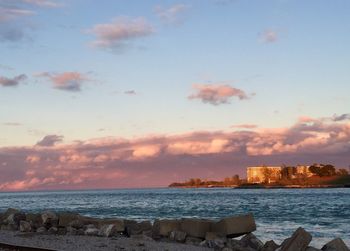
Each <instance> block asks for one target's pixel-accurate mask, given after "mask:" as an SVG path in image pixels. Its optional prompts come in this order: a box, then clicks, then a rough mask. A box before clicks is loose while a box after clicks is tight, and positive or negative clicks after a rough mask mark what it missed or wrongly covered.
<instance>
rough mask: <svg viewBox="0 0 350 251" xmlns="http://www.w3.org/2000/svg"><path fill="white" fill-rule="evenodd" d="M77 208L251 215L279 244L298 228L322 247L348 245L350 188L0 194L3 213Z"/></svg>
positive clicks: (147, 214)
mask: <svg viewBox="0 0 350 251" xmlns="http://www.w3.org/2000/svg"><path fill="white" fill-rule="evenodd" d="M9 207H14V208H20V209H23V210H25V211H31V212H39V211H42V210H44V209H45V210H46V209H48V210H55V211H58V212H59V211H75V212H79V213H80V214H82V215H86V216H94V217H100V218H102V217H121V218H131V219H136V220H154V219H157V218H181V217H198V218H210V219H219V218H221V217H227V216H231V215H239V214H245V213H249V212H250V213H253V214H254V217H255V219H256V222H257V231H256V232H255V234H256V235H257V236H258V237H259V238H261V239H262V240H263V241H267V240H270V239H273V240H275V241H277V242H281V241H282V240H284V239H285V238H287V237H289V236H290V235H291V234H292V233H293V231H295V230H296V229H297V228H298V227H299V226H301V227H303V228H305V229H306V230H307V231H309V232H311V233H312V235H313V241H312V244H313V245H314V246H316V247H321V246H322V245H323V244H324V243H326V242H327V241H329V240H331V239H333V238H335V237H341V238H342V239H343V240H344V241H345V242H346V244H347V245H348V246H350V189H244V190H241V189H229V188H223V189H218V188H209V189H173V188H171V189H167V188H164V189H118V190H95V191H58V192H21V193H0V211H3V210H6V209H7V208H9Z"/></svg>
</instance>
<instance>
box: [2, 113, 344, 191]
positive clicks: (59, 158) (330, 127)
mask: <svg viewBox="0 0 350 251" xmlns="http://www.w3.org/2000/svg"><path fill="white" fill-rule="evenodd" d="M61 140H62V137H61V136H57V135H48V136H46V137H44V139H43V140H41V141H40V142H38V144H41V145H43V146H46V147H38V145H35V146H32V147H30V146H28V147H24V146H23V147H21V146H17V147H2V148H0V163H6V165H0V173H1V175H0V184H1V185H0V190H32V189H36V190H38V189H45V190H47V189H84V188H85V189H86V188H90V189H92V188H116V187H152V186H153V187H159V186H166V185H168V184H169V183H171V182H174V181H182V180H185V179H188V178H191V177H201V178H210V179H222V178H223V177H226V176H232V175H233V174H235V173H238V174H239V175H241V176H245V171H246V170H245V168H246V166H249V165H259V164H261V163H266V164H269V165H281V164H282V163H285V164H287V165H296V164H301V163H303V164H312V163H314V162H321V163H322V162H323V163H332V164H334V165H336V166H338V167H344V166H348V164H349V163H348V161H349V155H350V123H348V122H346V121H337V122H335V121H332V120H324V119H322V118H321V119H317V118H314V119H312V120H308V121H297V122H296V123H295V124H293V125H291V126H289V127H285V128H259V129H256V130H254V131H247V130H237V131H197V132H190V133H184V134H177V135H153V136H148V137H143V138H133V139H123V138H116V137H107V138H97V139H93V140H86V141H79V142H78V141H77V142H73V143H69V144H56V143H57V142H61Z"/></svg>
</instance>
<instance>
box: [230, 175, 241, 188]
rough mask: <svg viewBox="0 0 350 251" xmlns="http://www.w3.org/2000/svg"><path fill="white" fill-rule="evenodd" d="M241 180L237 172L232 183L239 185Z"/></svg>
mask: <svg viewBox="0 0 350 251" xmlns="http://www.w3.org/2000/svg"><path fill="white" fill-rule="evenodd" d="M239 183H240V180H239V175H238V174H236V175H234V176H233V177H232V185H239Z"/></svg>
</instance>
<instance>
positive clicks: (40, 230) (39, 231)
mask: <svg viewBox="0 0 350 251" xmlns="http://www.w3.org/2000/svg"><path fill="white" fill-rule="evenodd" d="M36 232H37V233H39V234H42V233H45V232H46V228H45V227H39V228H38V229H37V230H36Z"/></svg>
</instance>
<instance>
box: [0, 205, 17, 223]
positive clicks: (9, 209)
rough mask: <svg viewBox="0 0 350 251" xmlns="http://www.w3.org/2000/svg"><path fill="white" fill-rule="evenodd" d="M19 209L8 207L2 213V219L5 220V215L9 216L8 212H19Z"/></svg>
mask: <svg viewBox="0 0 350 251" xmlns="http://www.w3.org/2000/svg"><path fill="white" fill-rule="evenodd" d="M19 212H20V211H19V210H18V209H15V208H8V209H7V210H6V211H5V212H4V213H3V214H2V217H3V220H5V219H6V218H7V217H9V216H10V214H15V213H19Z"/></svg>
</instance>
